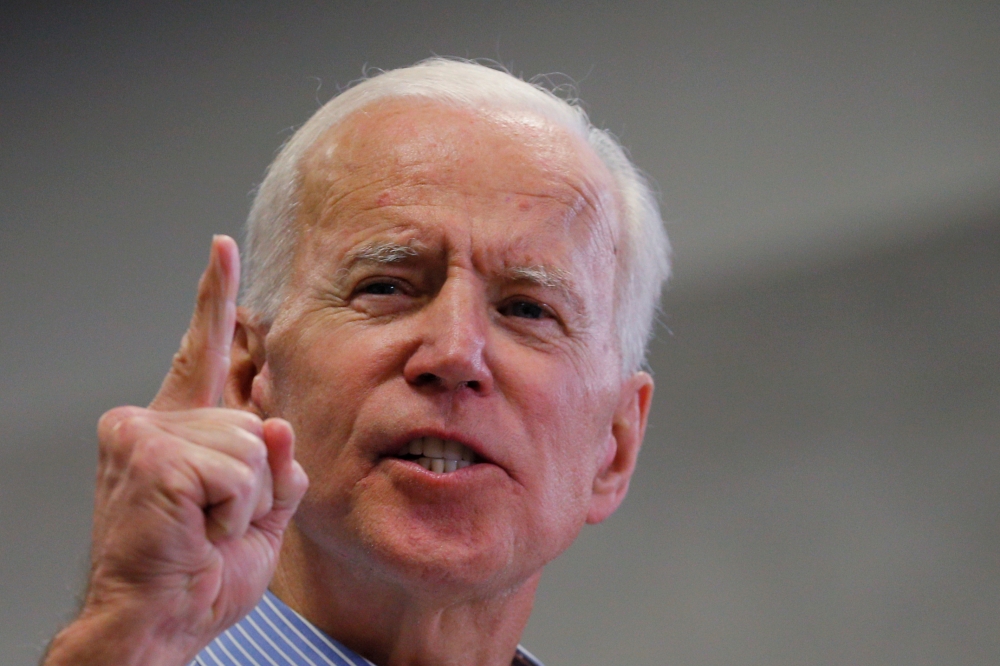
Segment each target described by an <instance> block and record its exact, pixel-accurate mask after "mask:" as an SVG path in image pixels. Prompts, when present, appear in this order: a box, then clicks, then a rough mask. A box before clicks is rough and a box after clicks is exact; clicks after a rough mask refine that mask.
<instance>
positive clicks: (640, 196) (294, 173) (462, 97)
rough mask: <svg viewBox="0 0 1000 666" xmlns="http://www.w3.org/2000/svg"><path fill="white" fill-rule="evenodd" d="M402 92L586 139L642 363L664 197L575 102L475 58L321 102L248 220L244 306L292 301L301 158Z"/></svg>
mask: <svg viewBox="0 0 1000 666" xmlns="http://www.w3.org/2000/svg"><path fill="white" fill-rule="evenodd" d="M400 97H419V98H423V99H429V100H434V101H439V102H444V103H447V104H453V105H456V106H460V107H463V108H473V109H477V108H479V109H481V108H491V109H497V108H503V109H512V110H518V111H527V112H532V113H535V114H537V115H539V116H541V117H543V118H545V119H547V120H549V121H550V122H554V123H556V124H557V125H560V126H562V127H565V128H566V129H568V130H570V131H571V132H572V133H574V134H576V135H578V136H579V137H581V138H582V139H583V140H585V141H586V142H587V144H588V145H589V146H590V147H591V149H593V151H594V152H595V153H596V154H597V156H598V157H599V158H600V159H601V161H602V162H603V163H604V164H605V165H606V166H607V168H608V170H609V171H610V173H611V176H612V178H613V180H614V183H615V185H616V187H617V189H618V192H617V194H618V196H619V199H620V201H621V208H622V210H621V218H622V219H621V229H620V237H619V243H618V249H617V255H618V256H617V257H616V261H617V270H616V279H615V291H616V293H615V322H614V323H615V326H616V328H617V332H618V336H619V340H620V351H621V357H622V359H621V360H622V370H623V372H624V373H631V372H634V371H636V370H638V369H639V368H640V367H641V366H642V364H643V360H644V358H645V354H646V346H647V344H648V342H649V339H650V338H651V336H652V332H653V325H654V320H655V317H656V313H657V310H658V307H659V300H660V291H661V289H662V287H663V284H664V283H665V282H666V280H667V278H668V277H669V275H670V243H669V241H668V240H667V235H666V232H665V230H664V228H663V222H662V220H661V219H660V210H659V206H658V204H657V200H656V196H655V195H654V193H653V192H652V190H651V188H650V186H649V183H648V182H647V180H646V178H645V177H644V176H643V174H642V173H641V172H640V171H639V170H638V169H637V168H636V167H635V165H633V164H632V162H631V160H630V159H629V158H628V156H627V155H626V153H625V151H624V150H623V149H622V147H621V146H620V145H619V143H618V141H617V140H616V139H615V138H614V137H613V136H612V135H611V134H610V133H608V132H606V131H604V130H601V129H598V128H596V127H594V126H593V125H592V124H591V122H590V120H589V118H588V117H587V113H586V112H585V111H584V110H583V109H582V108H581V107H580V106H579V103H578V102H577V100H575V99H573V100H569V101H567V100H564V99H561V98H560V97H558V96H556V94H554V93H553V92H551V91H550V90H548V89H546V88H544V87H542V86H541V85H540V84H538V83H535V82H526V81H522V80H521V79H518V78H516V77H515V76H513V75H511V74H509V73H507V72H505V71H501V70H499V69H494V68H492V67H488V66H486V65H482V64H479V63H476V62H470V61H462V60H453V59H445V58H432V59H429V60H425V61H423V62H420V63H417V64H416V65H413V66H411V67H404V68H401V69H394V70H390V71H387V72H379V73H377V74H376V75H374V76H370V77H366V78H365V79H363V80H361V81H360V82H359V83H357V84H356V85H354V86H353V87H350V88H348V89H347V90H346V91H344V92H342V93H341V94H339V95H337V96H336V97H334V98H333V99H331V100H330V101H329V102H327V103H326V104H325V105H323V106H322V107H321V108H320V109H319V110H318V111H317V112H316V113H315V114H313V116H312V117H311V118H310V119H309V120H308V121H306V123H305V124H304V125H303V126H302V127H301V128H299V130H298V131H297V132H295V134H294V135H292V137H291V138H290V139H289V140H288V142H287V143H285V145H284V146H283V147H282V149H281V151H280V152H279V153H278V155H277V157H275V159H274V161H273V162H272V163H271V165H270V167H268V170H267V175H266V176H265V178H264V182H263V183H261V185H260V187H259V188H258V190H257V195H256V197H255V198H254V202H253V206H252V207H251V209H250V215H249V217H248V219H247V225H246V243H245V248H244V280H243V294H242V301H241V302H242V304H243V305H244V306H246V307H247V308H248V309H249V310H251V311H252V312H253V313H254V314H255V316H257V317H259V318H260V319H261V320H262V321H264V322H270V321H273V319H274V317H275V316H276V315H277V313H278V310H279V308H280V307H281V304H282V301H283V300H284V298H285V287H286V283H287V277H288V273H289V271H290V269H291V265H292V260H293V256H294V252H295V243H296V239H297V231H296V228H295V218H296V214H297V209H298V207H299V203H300V199H299V197H300V194H301V191H300V190H301V188H300V185H301V182H302V173H301V171H300V164H301V162H302V159H303V158H304V157H305V156H306V154H307V153H308V151H309V149H310V148H311V147H312V146H313V145H314V144H315V143H316V141H317V140H318V139H319V138H320V137H321V136H323V135H324V134H326V132H327V131H328V130H330V129H331V128H333V127H335V126H336V125H338V124H339V123H341V122H343V121H344V120H345V119H346V118H347V117H348V116H350V115H351V114H352V113H353V112H355V111H358V110H359V109H361V108H362V107H365V106H367V105H369V104H371V103H372V102H374V101H376V100H380V99H386V98H400Z"/></svg>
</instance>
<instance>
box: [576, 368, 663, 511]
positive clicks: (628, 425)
mask: <svg viewBox="0 0 1000 666" xmlns="http://www.w3.org/2000/svg"><path fill="white" fill-rule="evenodd" d="M652 400H653V378H652V377H650V376H649V374H648V373H646V372H637V373H635V374H634V375H632V376H631V377H629V378H628V379H626V380H625V381H624V382H622V391H621V395H620V396H619V399H618V408H617V409H616V410H615V414H614V419H613V421H612V423H611V432H610V433H609V434H608V440H607V445H606V448H605V451H604V458H603V460H602V462H601V466H600V467H599V468H598V470H597V476H595V477H594V488H593V494H592V495H591V499H590V511H589V512H588V513H587V522H588V523H591V524H595V523H599V522H601V521H602V520H604V519H605V518H607V517H608V516H610V515H611V514H612V513H614V512H615V509H617V508H618V505H619V504H621V503H622V500H623V499H625V494H626V493H627V492H628V484H629V481H630V480H631V479H632V472H634V471H635V461H636V459H637V458H638V457H639V448H640V447H641V446H642V437H643V435H645V433H646V420H647V419H648V418H649V406H650V404H651V403H652Z"/></svg>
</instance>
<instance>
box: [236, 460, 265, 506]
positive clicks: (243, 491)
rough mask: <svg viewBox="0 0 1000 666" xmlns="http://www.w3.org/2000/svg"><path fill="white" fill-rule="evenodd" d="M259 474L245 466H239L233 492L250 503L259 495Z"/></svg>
mask: <svg viewBox="0 0 1000 666" xmlns="http://www.w3.org/2000/svg"><path fill="white" fill-rule="evenodd" d="M257 479H258V476H257V474H256V473H255V472H254V471H253V470H252V469H250V468H249V467H247V466H245V465H239V466H237V468H236V473H235V474H234V475H233V486H234V487H233V491H234V494H235V495H236V496H237V497H240V498H242V499H243V500H244V501H248V500H250V499H251V498H253V497H254V496H256V495H257V492H258V489H259V487H260V483H259V482H258V480H257Z"/></svg>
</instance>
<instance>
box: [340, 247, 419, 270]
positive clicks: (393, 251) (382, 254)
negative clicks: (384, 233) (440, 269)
mask: <svg viewBox="0 0 1000 666" xmlns="http://www.w3.org/2000/svg"><path fill="white" fill-rule="evenodd" d="M422 249H424V248H423V246H422V244H420V243H416V242H410V243H409V244H407V245H403V244H401V243H394V242H392V241H371V242H369V243H365V244H363V245H360V246H358V247H356V248H354V249H353V250H351V251H350V252H349V253H348V254H347V262H346V263H347V264H348V265H351V264H355V263H363V264H398V263H401V262H403V261H406V260H407V259H409V258H411V257H415V256H417V255H419V254H420V251H421V250H422Z"/></svg>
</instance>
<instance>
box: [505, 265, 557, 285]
mask: <svg viewBox="0 0 1000 666" xmlns="http://www.w3.org/2000/svg"><path fill="white" fill-rule="evenodd" d="M505 273H506V274H507V277H509V278H510V279H511V280H513V281H515V282H528V283H529V284H534V285H537V286H539V287H546V288H549V289H562V290H566V291H571V290H572V285H573V281H572V280H571V279H570V276H569V273H568V272H567V271H564V270H563V269H561V268H550V267H548V266H512V267H511V268H508V269H507V270H506V271H505Z"/></svg>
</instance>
